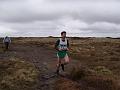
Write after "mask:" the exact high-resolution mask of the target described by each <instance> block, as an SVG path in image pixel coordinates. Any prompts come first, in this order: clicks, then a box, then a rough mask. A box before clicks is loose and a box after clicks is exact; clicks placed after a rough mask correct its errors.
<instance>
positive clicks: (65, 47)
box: [55, 31, 69, 74]
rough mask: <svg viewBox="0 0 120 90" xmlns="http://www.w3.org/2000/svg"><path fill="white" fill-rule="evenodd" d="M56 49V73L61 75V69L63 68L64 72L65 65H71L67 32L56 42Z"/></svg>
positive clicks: (62, 33)
mask: <svg viewBox="0 0 120 90" xmlns="http://www.w3.org/2000/svg"><path fill="white" fill-rule="evenodd" d="M55 49H56V50H57V57H58V62H57V70H56V73H57V74H59V69H60V67H62V70H63V71H64V65H66V64H68V63H69V57H68V51H69V41H68V39H67V38H66V32H65V31H63V32H61V38H60V39H58V40H57V41H56V44H55Z"/></svg>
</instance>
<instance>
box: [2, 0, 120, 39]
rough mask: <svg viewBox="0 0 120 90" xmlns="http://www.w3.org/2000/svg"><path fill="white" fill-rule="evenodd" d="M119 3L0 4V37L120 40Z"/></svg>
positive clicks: (22, 0)
mask: <svg viewBox="0 0 120 90" xmlns="http://www.w3.org/2000/svg"><path fill="white" fill-rule="evenodd" d="M119 9H120V0H0V36H5V35H9V36H59V35H60V32H61V31H67V32H68V36H80V37H83V36H84V37H89V36H94V37H120V10H119Z"/></svg>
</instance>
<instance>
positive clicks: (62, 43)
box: [59, 38, 67, 50]
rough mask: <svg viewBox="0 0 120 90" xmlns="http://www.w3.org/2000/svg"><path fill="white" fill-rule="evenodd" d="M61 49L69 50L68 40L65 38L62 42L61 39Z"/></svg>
mask: <svg viewBox="0 0 120 90" xmlns="http://www.w3.org/2000/svg"><path fill="white" fill-rule="evenodd" d="M59 49H63V50H64V49H65V50H66V49H67V38H65V41H62V38H60V43H59Z"/></svg>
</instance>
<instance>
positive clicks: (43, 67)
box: [1, 44, 74, 90]
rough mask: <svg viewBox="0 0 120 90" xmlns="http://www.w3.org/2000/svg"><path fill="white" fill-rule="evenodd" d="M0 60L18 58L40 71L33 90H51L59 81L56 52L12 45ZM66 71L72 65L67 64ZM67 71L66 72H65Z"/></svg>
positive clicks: (33, 46)
mask: <svg viewBox="0 0 120 90" xmlns="http://www.w3.org/2000/svg"><path fill="white" fill-rule="evenodd" d="M1 56H2V57H1V59H8V58H10V57H18V58H21V59H24V60H27V61H29V62H32V63H33V64H34V65H35V67H36V68H37V69H38V70H39V71H40V75H39V83H38V85H37V87H36V88H35V90H53V88H54V86H55V81H56V80H57V79H59V77H60V76H57V75H56V73H55V71H56V59H57V58H56V52H55V50H50V49H47V48H46V47H40V46H35V45H16V44H15V45H12V46H11V49H10V51H8V52H5V53H3V54H1ZM69 65H70V66H67V67H66V69H68V67H69V70H70V67H71V68H72V65H74V64H73V63H72V64H69ZM66 71H67V70H66Z"/></svg>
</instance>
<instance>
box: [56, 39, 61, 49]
mask: <svg viewBox="0 0 120 90" xmlns="http://www.w3.org/2000/svg"><path fill="white" fill-rule="evenodd" d="M59 43H60V40H57V41H56V43H55V49H56V50H57V51H59V49H58V45H59Z"/></svg>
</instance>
